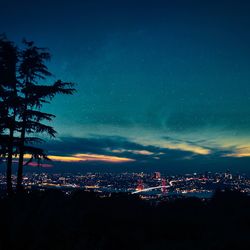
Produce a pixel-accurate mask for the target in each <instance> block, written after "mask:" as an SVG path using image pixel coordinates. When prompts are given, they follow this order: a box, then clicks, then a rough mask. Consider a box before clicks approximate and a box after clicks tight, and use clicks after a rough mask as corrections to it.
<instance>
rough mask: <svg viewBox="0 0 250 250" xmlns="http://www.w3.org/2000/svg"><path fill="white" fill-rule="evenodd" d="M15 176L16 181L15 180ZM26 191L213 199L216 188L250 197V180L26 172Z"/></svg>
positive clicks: (195, 175)
mask: <svg viewBox="0 0 250 250" xmlns="http://www.w3.org/2000/svg"><path fill="white" fill-rule="evenodd" d="M15 178H16V177H15V176H13V179H14V180H15ZM0 184H1V187H3V188H4V186H5V185H6V184H5V176H4V175H0ZM24 186H25V188H26V189H41V190H43V189H48V188H58V189H61V190H63V191H65V192H70V191H73V190H76V189H82V190H85V191H94V192H98V193H100V194H110V193H120V192H124V193H132V194H138V195H140V197H141V198H142V199H149V200H150V199H158V198H164V197H165V198H171V197H192V196H195V197H199V198H211V197H212V195H213V193H214V191H215V190H216V189H220V190H226V189H227V190H237V191H241V192H244V193H249V194H250V179H249V178H248V177H247V176H246V175H244V174H242V175H240V174H232V173H230V172H229V171H227V172H225V173H211V172H206V173H192V174H185V175H174V176H167V175H166V176H164V175H163V174H161V173H160V172H154V173H143V172H141V173H119V174H115V173H86V174H81V173H78V174H70V173H66V174H56V173H26V175H25V176H24Z"/></svg>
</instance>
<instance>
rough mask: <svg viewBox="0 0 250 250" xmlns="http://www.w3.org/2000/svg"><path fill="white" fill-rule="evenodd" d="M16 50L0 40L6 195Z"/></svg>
mask: <svg viewBox="0 0 250 250" xmlns="http://www.w3.org/2000/svg"><path fill="white" fill-rule="evenodd" d="M17 62H18V50H17V48H16V46H15V45H14V44H13V43H12V42H10V41H8V40H7V39H6V37H5V36H1V38H0V147H1V149H0V154H1V156H5V157H7V160H6V162H7V167H6V182H7V193H8V194H9V195H10V194H12V191H13V190H12V179H11V175H12V161H13V153H14V152H13V149H14V140H15V138H14V132H15V130H16V115H17V106H18V96H17V91H18V90H17V89H18V81H17V76H16V73H17Z"/></svg>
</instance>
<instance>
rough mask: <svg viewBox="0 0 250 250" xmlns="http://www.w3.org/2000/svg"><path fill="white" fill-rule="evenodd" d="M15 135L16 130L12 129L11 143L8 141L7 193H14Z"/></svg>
mask: <svg viewBox="0 0 250 250" xmlns="http://www.w3.org/2000/svg"><path fill="white" fill-rule="evenodd" d="M13 137H14V130H13V129H10V136H9V143H8V157H7V168H6V183H7V195H12V194H13V187H12V176H11V175H12V157H13Z"/></svg>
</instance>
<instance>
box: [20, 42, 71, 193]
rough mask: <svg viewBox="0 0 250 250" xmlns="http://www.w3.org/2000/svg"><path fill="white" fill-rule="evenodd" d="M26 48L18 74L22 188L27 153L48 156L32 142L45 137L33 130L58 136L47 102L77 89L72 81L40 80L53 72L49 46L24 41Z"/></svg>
mask: <svg viewBox="0 0 250 250" xmlns="http://www.w3.org/2000/svg"><path fill="white" fill-rule="evenodd" d="M24 45H25V49H24V50H22V52H21V53H20V61H21V63H20V67H19V75H20V81H21V97H22V102H21V107H20V111H19V114H18V115H19V123H20V142H19V160H18V174H17V190H19V191H20V190H22V180H23V166H24V154H25V153H28V152H31V153H32V157H31V158H30V160H29V161H28V162H30V161H31V160H32V159H33V158H35V159H38V160H39V161H40V160H41V159H48V158H47V157H46V154H45V153H44V152H43V151H42V150H41V149H40V148H35V147H33V146H31V144H34V143H40V142H42V139H40V138H37V137H32V136H30V135H32V134H47V135H49V136H50V137H55V135H56V131H55V130H54V128H53V127H52V126H49V125H47V124H46V122H50V121H52V119H53V118H54V117H55V116H54V115H53V114H48V113H45V112H42V111H41V108H42V106H43V104H44V103H50V101H51V100H52V99H53V97H54V96H55V95H57V94H73V92H74V91H75V89H74V88H73V85H74V84H73V83H68V82H62V81H61V80H58V81H56V82H55V83H54V84H47V83H46V84H43V83H39V81H41V80H43V81H45V80H47V78H48V77H50V76H51V75H52V74H51V73H50V72H49V70H48V68H47V66H46V64H45V63H46V62H47V61H48V60H50V54H49V52H48V50H47V49H45V48H39V47H36V46H35V45H34V42H27V41H24Z"/></svg>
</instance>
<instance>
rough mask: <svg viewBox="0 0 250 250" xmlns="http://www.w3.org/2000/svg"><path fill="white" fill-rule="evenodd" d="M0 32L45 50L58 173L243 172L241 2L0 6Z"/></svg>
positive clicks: (244, 20) (245, 23)
mask: <svg viewBox="0 0 250 250" xmlns="http://www.w3.org/2000/svg"><path fill="white" fill-rule="evenodd" d="M0 2H1V9H0V32H5V33H6V34H7V36H8V37H9V39H11V40H13V41H15V42H16V43H17V44H20V42H21V40H22V38H24V37H25V38H26V39H29V40H34V41H35V42H36V44H37V45H38V46H41V47H48V48H49V50H50V52H51V54H52V60H51V62H49V64H48V66H49V69H50V70H51V72H52V73H53V77H52V78H51V79H49V81H50V82H53V81H54V80H56V79H62V80H65V81H73V82H75V83H77V85H76V88H77V93H76V94H75V95H74V96H67V97H65V96H59V97H56V98H55V100H54V101H53V103H52V104H51V105H48V106H45V107H44V111H46V112H51V113H54V114H56V119H55V121H54V122H53V125H54V126H55V128H56V130H57V131H58V136H57V139H56V140H48V141H47V143H46V144H45V145H44V147H45V148H46V149H47V150H48V153H49V154H50V155H51V158H52V159H53V163H49V164H45V165H44V166H45V167H50V166H51V165H53V169H54V170H55V169H57V170H58V171H69V170H72V171H73V170H77V171H78V170H81V171H92V170H93V171H99V170H100V171H156V170H160V171H163V172H164V171H165V172H171V173H180V172H189V171H210V170H211V171H221V170H225V169H230V170H232V171H234V172H238V171H239V172H241V171H243V172H249V173H250V168H249V163H250V158H249V157H250V108H249V107H250V84H249V80H250V63H249V58H250V30H249V27H250V16H249V13H250V2H249V1H245V0H234V1H232V0H217V1H213V0H210V1H206V0H204V1H198V0H186V1H185V0H175V1H173V0H172V1H171V0H165V1H160V0H154V1H147V0H144V1H140V0H133V1H130V0H127V1H123V0H120V1H109V0H102V1H101V0H99V1H98V0H84V1H77V0H71V1H63V0H61V1H57V0H55V1H51V0H50V1H48V0H43V1H38V0H37V1H28V0H23V1H18V0H9V1H4V0H0Z"/></svg>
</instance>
